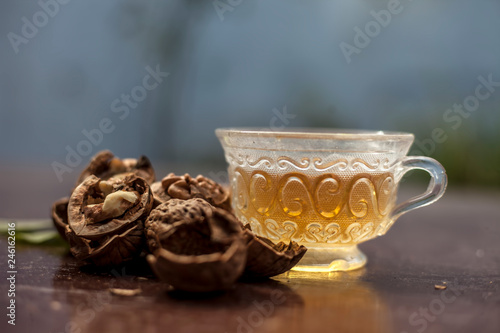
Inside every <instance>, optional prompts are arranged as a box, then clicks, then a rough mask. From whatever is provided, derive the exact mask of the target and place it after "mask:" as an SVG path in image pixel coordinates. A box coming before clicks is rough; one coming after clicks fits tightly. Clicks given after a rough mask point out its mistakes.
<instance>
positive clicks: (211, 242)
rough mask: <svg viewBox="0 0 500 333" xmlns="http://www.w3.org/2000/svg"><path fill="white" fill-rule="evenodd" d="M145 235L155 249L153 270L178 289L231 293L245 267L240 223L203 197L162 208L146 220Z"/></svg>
mask: <svg viewBox="0 0 500 333" xmlns="http://www.w3.org/2000/svg"><path fill="white" fill-rule="evenodd" d="M146 236H147V238H148V239H149V242H148V243H149V245H150V248H151V249H152V250H154V252H153V253H154V255H148V257H147V259H148V262H149V264H150V266H151V267H152V269H153V270H154V271H155V273H156V275H157V276H158V277H159V278H160V279H162V280H164V281H165V282H167V283H168V284H170V285H172V286H173V287H174V288H176V289H179V290H184V291H190V292H209V291H215V290H223V289H228V288H229V287H231V286H232V285H233V284H234V283H235V282H236V280H237V279H238V278H239V277H240V276H241V273H242V272H243V270H244V268H245V262H246V253H247V251H246V246H245V241H244V239H243V237H242V228H241V223H240V222H239V221H238V220H237V219H236V218H235V217H234V216H233V215H232V214H230V213H228V212H227V211H225V210H223V209H220V208H217V207H213V206H211V205H210V204H208V203H207V202H205V201H204V200H202V199H189V200H177V199H173V200H170V201H169V202H167V203H164V204H161V205H160V206H158V207H157V208H156V209H154V210H153V211H152V213H151V215H150V217H149V218H148V219H147V221H146ZM151 239H152V241H151Z"/></svg>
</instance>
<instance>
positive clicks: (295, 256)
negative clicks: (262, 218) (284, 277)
mask: <svg viewBox="0 0 500 333" xmlns="http://www.w3.org/2000/svg"><path fill="white" fill-rule="evenodd" d="M244 238H245V240H246V242H247V249H248V253H247V263H246V267H245V272H244V273H243V277H244V278H266V277H271V276H275V275H279V274H282V273H284V272H286V271H288V270H290V269H291V268H292V267H293V266H295V265H297V263H298V262H299V261H300V259H302V257H303V256H304V254H305V253H306V251H307V248H306V247H305V246H303V245H299V244H298V243H296V242H294V241H290V243H289V244H288V245H286V244H285V243H283V242H279V243H277V244H274V243H273V242H272V241H271V240H269V239H267V238H264V237H260V236H257V235H255V234H254V233H253V232H252V231H251V229H250V226H249V225H248V224H247V225H246V226H245V229H244Z"/></svg>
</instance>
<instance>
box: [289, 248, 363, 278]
mask: <svg viewBox="0 0 500 333" xmlns="http://www.w3.org/2000/svg"><path fill="white" fill-rule="evenodd" d="M366 261H367V260H366V255H365V254H364V253H363V252H361V251H360V250H359V249H358V247H357V246H356V245H351V246H338V247H309V246H307V252H306V254H305V255H304V257H303V258H302V259H301V260H300V261H299V263H298V264H297V265H296V266H295V267H293V268H292V270H294V271H302V272H335V271H350V270H353V269H358V268H361V267H363V266H364V265H365V264H366Z"/></svg>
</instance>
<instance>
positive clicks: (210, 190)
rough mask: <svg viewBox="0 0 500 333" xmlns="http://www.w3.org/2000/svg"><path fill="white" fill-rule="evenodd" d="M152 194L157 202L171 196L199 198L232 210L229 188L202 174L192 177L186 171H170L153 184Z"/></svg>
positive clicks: (166, 199) (161, 201) (229, 210)
mask: <svg viewBox="0 0 500 333" xmlns="http://www.w3.org/2000/svg"><path fill="white" fill-rule="evenodd" d="M160 184H161V186H160ZM153 194H154V196H155V200H157V201H158V202H159V203H163V202H166V201H168V200H170V199H171V198H174V199H182V200H187V199H193V198H201V199H204V200H206V201H207V202H209V203H210V204H211V205H213V206H215V207H219V208H222V209H225V210H227V211H228V212H231V211H232V208H231V198H230V192H229V190H228V189H226V188H224V187H223V186H222V185H220V184H218V183H216V182H215V181H213V180H211V179H209V178H206V177H204V176H202V175H198V176H196V178H193V177H191V176H190V175H189V174H187V173H186V174H185V175H183V176H176V175H175V174H173V173H170V174H168V175H167V176H166V177H165V178H163V179H162V180H161V182H158V183H155V184H153Z"/></svg>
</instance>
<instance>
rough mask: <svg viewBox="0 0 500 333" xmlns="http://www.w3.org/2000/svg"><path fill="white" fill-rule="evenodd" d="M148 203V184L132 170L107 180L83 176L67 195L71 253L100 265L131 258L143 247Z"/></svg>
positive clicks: (150, 199) (148, 210)
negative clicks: (122, 175) (81, 180)
mask: <svg viewBox="0 0 500 333" xmlns="http://www.w3.org/2000/svg"><path fill="white" fill-rule="evenodd" d="M152 205H153V197H152V195H151V191H150V188H149V185H148V184H147V182H146V181H145V180H144V179H143V178H140V177H137V176H136V175H135V174H133V173H130V174H128V175H126V176H124V177H118V178H110V179H108V180H107V181H105V180H101V179H99V178H97V177H96V176H93V175H92V176H89V177H87V178H86V179H85V180H84V181H83V182H82V183H81V184H80V185H79V186H78V187H77V188H76V189H75V190H74V191H73V194H72V195H71V197H70V199H69V204H68V225H67V226H66V228H65V234H66V237H67V239H68V241H69V243H70V251H71V253H72V254H73V255H74V256H75V257H76V258H77V259H80V260H84V261H90V262H93V263H94V264H96V265H101V266H102V265H116V264H119V263H121V262H122V261H125V260H129V259H132V258H133V257H134V256H136V255H138V254H140V253H141V252H142V249H143V247H144V242H145V237H144V226H143V223H144V220H145V219H146V217H147V216H148V214H149V212H150V211H151V209H152Z"/></svg>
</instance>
